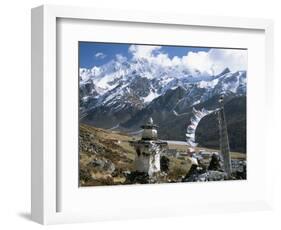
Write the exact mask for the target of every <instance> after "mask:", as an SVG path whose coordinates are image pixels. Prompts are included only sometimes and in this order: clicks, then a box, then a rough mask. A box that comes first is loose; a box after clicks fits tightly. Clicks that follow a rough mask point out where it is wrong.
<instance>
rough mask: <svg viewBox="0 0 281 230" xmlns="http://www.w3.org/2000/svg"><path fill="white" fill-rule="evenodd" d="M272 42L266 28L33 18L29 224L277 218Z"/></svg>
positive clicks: (216, 20) (106, 16) (236, 21)
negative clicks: (233, 215)
mask: <svg viewBox="0 0 281 230" xmlns="http://www.w3.org/2000/svg"><path fill="white" fill-rule="evenodd" d="M272 31H273V25H272V22H271V21H270V20H264V19H241V18H228V17H223V18H221V17H194V16H192V17H191V16H188V15H169V14H158V13H152V12H150V13H148V12H121V11H113V10H110V11H104V10H99V9H85V8H76V7H62V6H41V7H38V8H35V9H33V10H32V219H33V220H35V221H37V222H40V223H42V224H52V223H65V222H79V221H95V220H106V219H122V218H141V217H151V216H172V215H186V214H191V213H193V214H194V213H205V212H220V211H232V212H233V211H243V210H257V209H266V208H270V207H271V191H272V189H271V184H272V182H271V180H272V178H271V176H270V175H271V172H272V171H271V168H270V145H269V144H268V143H269V142H268V139H267V138H266V136H265V135H262V134H264V133H268V132H270V130H271V128H272V124H271V123H270V120H269V119H268V113H269V112H268V111H270V109H271V108H272V106H273V103H274V100H273V96H272V91H271V87H272V85H271V84H273V82H274V81H273V70H272V69H273V67H272V57H273V54H272V52H273V41H272ZM261 108H266V109H261ZM265 123H266V124H267V125H264V124H265ZM257 125H258V126H259V132H256V127H257ZM257 143H259V144H258V145H257ZM260 169H262V170H260Z"/></svg>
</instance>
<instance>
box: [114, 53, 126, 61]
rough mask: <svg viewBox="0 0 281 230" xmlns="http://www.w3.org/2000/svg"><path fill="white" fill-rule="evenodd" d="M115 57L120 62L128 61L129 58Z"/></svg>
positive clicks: (118, 55)
mask: <svg viewBox="0 0 281 230" xmlns="http://www.w3.org/2000/svg"><path fill="white" fill-rule="evenodd" d="M115 57H116V60H117V61H119V62H125V61H127V58H126V57H125V56H123V55H122V54H116V55H115Z"/></svg>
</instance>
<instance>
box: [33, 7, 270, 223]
mask: <svg viewBox="0 0 281 230" xmlns="http://www.w3.org/2000/svg"><path fill="white" fill-rule="evenodd" d="M60 19H70V20H72V21H73V20H74V21H75V20H80V19H83V20H88V21H91V20H92V21H102V22H104V23H108V24H110V23H113V22H122V23H125V24H126V23H127V24H131V25H132V24H133V23H138V24H146V25H153V26H155V27H157V26H162V27H163V26H164V27H165V26H169V27H170V28H172V27H177V26H180V27H181V28H184V27H185V26H189V27H193V28H196V27H198V28H219V29H220V30H228V31H231V30H236V29H239V30H243V31H245V33H247V31H260V32H261V33H262V34H263V35H262V36H263V38H262V39H263V40H261V42H263V41H264V43H261V44H263V45H262V46H264V47H262V49H263V50H264V52H263V54H262V55H263V56H262V58H263V60H264V62H263V63H262V65H263V67H264V68H263V67H262V68H263V70H264V72H263V73H261V77H260V79H259V80H257V81H256V86H252V87H253V92H254V91H255V90H257V89H261V88H262V89H263V90H262V92H261V95H260V97H261V98H262V102H261V103H263V105H264V106H266V109H265V111H264V113H262V116H259V117H258V118H254V116H253V113H250V115H249V116H250V117H247V119H251V118H252V119H253V120H255V119H256V120H255V122H260V121H261V119H263V118H264V119H266V121H267V123H268V125H267V127H263V128H262V131H264V132H270V130H271V129H272V127H273V126H272V124H271V123H270V119H269V117H268V112H266V111H270V110H271V109H272V108H273V105H274V98H273V91H272V90H271V89H272V88H273V87H272V85H273V84H274V76H273V22H272V21H271V20H266V19H248V18H231V17H214V16H212V17H211V16H204V17H202V16H190V15H173V14H163V13H157V12H156V13H154V12H153V13H152V12H132V11H130V12H127V11H117V10H104V9H92V8H79V7H68V6H67V7H66V6H51V5H44V6H40V7H37V8H34V9H32V36H31V37H32V170H31V176H32V181H31V182H32V183H31V186H32V187H31V192H32V194H31V198H32V203H31V213H32V219H33V220H34V221H36V222H39V223H41V224H57V223H70V222H84V221H97V220H107V219H126V218H141V217H152V216H155V217H159V216H172V215H186V214H194V213H206V212H207V213H209V212H222V211H223V212H226V211H229V212H236V211H243V210H244V211H245V210H260V209H269V208H271V207H272V177H271V175H272V169H271V167H270V165H271V163H270V161H271V158H270V154H271V151H270V148H271V147H270V145H269V144H268V143H270V140H269V138H267V139H266V140H265V144H264V148H263V149H262V150H260V151H265V154H263V157H264V159H263V160H264V162H266V163H264V169H263V170H264V177H263V179H262V180H261V184H260V186H262V192H260V193H258V192H257V195H256V196H255V197H254V198H253V199H252V200H250V199H248V198H247V196H246V197H245V198H244V199H243V197H242V196H241V195H238V197H236V198H235V199H225V198H222V200H221V201H219V200H216V199H214V201H213V202H212V201H210V202H208V203H205V204H204V203H200V202H198V203H196V202H194V203H192V202H190V203H188V202H189V201H183V202H182V203H181V202H180V200H179V199H178V200H177V199H175V200H174V201H173V200H172V199H168V200H169V201H168V202H167V204H166V205H161V204H160V203H159V202H155V203H153V200H152V201H150V200H149V202H152V203H150V204H151V206H149V207H148V208H147V209H146V208H145V205H144V206H141V205H140V204H139V205H138V206H137V207H135V206H134V202H131V201H130V200H127V201H126V200H124V201H122V202H124V207H117V208H115V209H113V210H111V211H110V207H111V205H112V203H110V202H105V203H104V205H105V208H104V209H99V208H95V207H93V206H92V207H91V208H89V207H86V206H85V203H83V205H84V206H85V211H81V209H82V208H83V205H81V207H79V208H78V207H77V206H78V205H77V203H76V204H75V202H74V201H73V206H72V204H71V203H68V205H67V206H68V207H71V206H72V209H73V211H69V210H61V209H60V207H59V206H60V205H59V203H60V201H59V200H60V199H62V197H61V196H62V195H63V194H65V193H59V192H58V188H59V187H60V186H61V184H62V183H61V179H59V177H58V174H59V172H60V164H59V163H60V162H59V161H60V160H61V159H60V158H59V157H58V156H57V151H58V145H59V143H57V141H58V139H57V132H58V128H57V127H58V125H59V124H58V120H57V117H58V111H59V109H58V107H57V106H58V102H57V100H58V95H59V94H60V91H59V90H60V88H59V87H58V84H57V79H56V76H57V75H58V58H57V51H58V46H57V39H58V24H57V23H58V21H59V20H60ZM218 42H219V41H218ZM264 83H265V84H264ZM255 88H256V89H255ZM253 112H254V110H253ZM258 119H259V120H258ZM250 123H251V122H250ZM253 123H254V122H252V125H251V124H250V126H248V127H247V128H250V129H252V128H253V126H254V124H253ZM249 135H251V138H252V139H255V138H258V137H257V136H258V133H255V132H250V134H249ZM255 159H256V156H253V158H252V160H255ZM259 163H262V161H260V162H259ZM249 164H251V162H249ZM253 165H254V163H253ZM255 167H256V166H254V167H253V169H252V173H253V174H254V173H255V172H256V171H255V170H258V169H257V167H256V168H255ZM77 173H78V172H77ZM253 176H254V175H253ZM231 183H235V182H227V183H226V184H227V185H225V184H217V183H215V184H213V185H212V186H210V187H209V188H208V189H210V191H211V192H212V193H215V192H216V191H217V192H219V191H222V190H224V189H232V187H231V186H232V185H231ZM191 186H192V185H191ZM193 186H196V187H197V188H196V189H197V190H200V189H201V190H202V189H203V190H205V189H206V188H205V187H204V185H201V184H200V183H199V184H196V185H195V184H193ZM226 186H228V187H229V188H226ZM239 186H240V185H239ZM242 186H244V188H245V189H248V188H249V186H251V185H249V184H247V185H242ZM247 186H248V187H247ZM257 186H258V185H257ZM121 187H122V186H121ZM175 188H176V190H177V191H178V192H176V191H175ZM189 188H190V185H189ZM233 188H236V189H237V188H238V187H237V185H235V187H233ZM241 188H242V187H241ZM257 188H259V187H257ZM103 189H104V190H99V188H98V190H99V191H95V192H97V194H99V196H101V197H100V199H103V198H104V199H105V198H106V196H108V195H109V192H110V194H113V195H114V193H116V194H122V193H123V194H124V193H127V196H128V197H131V196H132V197H133V196H134V195H135V194H136V192H138V191H136V187H130V188H128V187H127V186H124V187H123V188H120V186H119V188H117V189H112V188H111V189H110V190H109V189H108V188H103ZM187 189H188V188H187V187H185V186H181V185H175V184H173V185H169V186H165V187H163V186H158V187H151V186H150V185H149V186H143V187H142V188H141V190H139V193H141V194H145V196H149V194H150V193H154V194H155V193H156V194H160V193H163V194H165V193H167V192H169V194H171V196H175V197H177V196H178V197H180V196H184V194H185V192H187V191H188V190H187ZM164 190H165V191H164ZM226 191H227V190H226ZM85 193H87V195H89V194H91V193H92V191H91V190H87V191H86V192H85ZM249 193H250V192H249ZM103 196H104V197H103ZM159 196H160V195H159ZM195 196H196V195H195ZM70 198H71V197H70ZM197 198H199V194H198V197H197ZM74 199H76V197H75V198H74ZM193 199H196V197H193ZM67 200H68V201H69V200H71V199H67ZM105 200H106V199H105ZM187 200H188V199H187ZM69 202H70V201H69ZM113 202H114V201H113ZM117 204H119V205H122V203H116V204H115V205H117ZM187 205H188V208H186V206H187ZM97 206H98V205H97ZM76 207H77V210H76ZM167 207H170V210H168V209H167Z"/></svg>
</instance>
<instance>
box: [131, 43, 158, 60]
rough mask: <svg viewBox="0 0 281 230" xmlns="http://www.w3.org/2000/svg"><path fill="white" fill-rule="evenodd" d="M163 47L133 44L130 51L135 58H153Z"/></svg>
mask: <svg viewBox="0 0 281 230" xmlns="http://www.w3.org/2000/svg"><path fill="white" fill-rule="evenodd" d="M160 49H161V46H148V45H131V46H130V47H129V51H130V52H131V53H132V55H133V58H136V59H137V58H147V59H149V58H151V57H153V56H154V55H155V53H156V52H157V51H158V50H160Z"/></svg>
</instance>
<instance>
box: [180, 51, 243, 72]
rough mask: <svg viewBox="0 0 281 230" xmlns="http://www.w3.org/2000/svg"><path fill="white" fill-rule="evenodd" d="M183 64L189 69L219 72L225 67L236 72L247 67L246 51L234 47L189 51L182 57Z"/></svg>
mask: <svg viewBox="0 0 281 230" xmlns="http://www.w3.org/2000/svg"><path fill="white" fill-rule="evenodd" d="M182 61H183V64H184V65H186V66H187V67H188V68H189V69H190V70H191V71H192V70H199V71H201V72H207V73H209V74H219V73H221V72H222V71H223V70H224V69H225V68H229V69H230V71H232V72H236V71H239V70H246V69H247V51H246V50H235V49H210V50H209V51H208V52H204V51H200V52H189V53H188V54H187V55H186V56H184V57H182Z"/></svg>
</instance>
